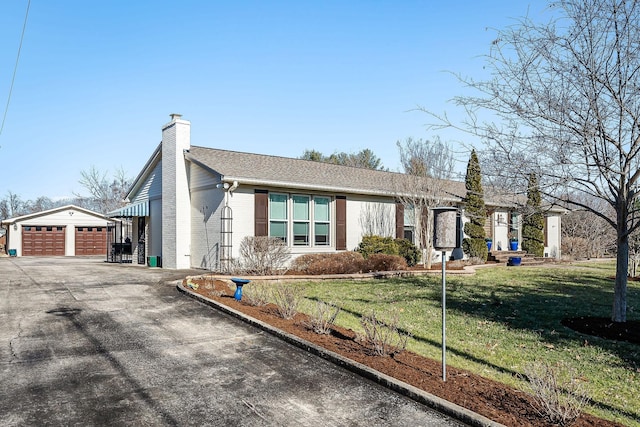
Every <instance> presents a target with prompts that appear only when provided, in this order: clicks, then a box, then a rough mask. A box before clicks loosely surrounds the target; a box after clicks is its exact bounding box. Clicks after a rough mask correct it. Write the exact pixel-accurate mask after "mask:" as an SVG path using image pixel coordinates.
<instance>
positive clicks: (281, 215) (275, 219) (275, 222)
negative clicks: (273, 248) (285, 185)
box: [269, 193, 287, 243]
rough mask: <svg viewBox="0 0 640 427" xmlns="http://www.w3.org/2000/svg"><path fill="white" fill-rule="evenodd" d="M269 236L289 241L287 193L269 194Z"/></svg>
mask: <svg viewBox="0 0 640 427" xmlns="http://www.w3.org/2000/svg"><path fill="white" fill-rule="evenodd" d="M269 236H271V237H278V238H280V239H282V241H283V242H285V243H287V195H286V194H274V193H271V194H269Z"/></svg>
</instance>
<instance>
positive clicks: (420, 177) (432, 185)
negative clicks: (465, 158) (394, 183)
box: [396, 137, 454, 268]
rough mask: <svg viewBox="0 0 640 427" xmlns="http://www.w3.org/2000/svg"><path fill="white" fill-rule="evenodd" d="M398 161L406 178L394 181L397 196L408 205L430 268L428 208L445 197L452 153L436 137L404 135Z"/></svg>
mask: <svg viewBox="0 0 640 427" xmlns="http://www.w3.org/2000/svg"><path fill="white" fill-rule="evenodd" d="M396 145H397V147H398V151H399V152H400V163H401V164H402V167H403V169H404V172H405V173H406V174H407V175H409V177H410V178H409V179H405V180H402V181H398V182H399V183H400V184H399V185H400V186H401V187H400V188H397V193H398V194H399V196H398V200H399V201H400V203H402V204H403V205H404V206H405V209H408V212H409V215H407V216H408V217H409V219H410V221H412V225H413V227H414V231H415V239H416V241H417V242H418V243H417V244H418V246H419V247H420V249H421V250H422V260H423V262H424V264H425V266H426V268H431V252H432V250H433V241H432V240H433V237H432V234H433V218H432V214H431V209H432V208H434V207H436V206H441V205H442V204H443V203H444V202H445V200H446V199H447V192H446V188H447V184H446V180H450V179H451V177H452V176H453V167H454V157H453V152H452V150H451V148H450V147H449V145H447V144H446V143H443V142H442V141H440V138H438V137H436V138H434V139H433V141H429V140H422V139H417V140H414V139H413V138H407V139H406V140H405V141H404V142H400V141H397V142H396Z"/></svg>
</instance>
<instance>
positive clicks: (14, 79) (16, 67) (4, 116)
mask: <svg viewBox="0 0 640 427" xmlns="http://www.w3.org/2000/svg"><path fill="white" fill-rule="evenodd" d="M30 6H31V0H28V1H27V12H26V13H25V15H24V23H23V24H22V34H21V35H20V45H19V46H18V55H17V56H16V64H15V66H14V67H13V76H12V77H11V86H9V96H8V97H7V105H6V106H5V107H4V115H3V116H2V124H1V125H0V135H2V130H3V129H4V122H5V121H6V120H7V111H9V103H10V102H11V93H12V92H13V83H14V82H15V81H16V72H17V71H18V62H19V61H20V51H21V50H22V40H24V32H25V30H26V28H27V18H28V17H29V7H30Z"/></svg>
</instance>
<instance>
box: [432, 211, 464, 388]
mask: <svg viewBox="0 0 640 427" xmlns="http://www.w3.org/2000/svg"><path fill="white" fill-rule="evenodd" d="M457 222H458V209H457V208H455V207H449V206H448V207H438V208H433V247H434V249H436V250H441V251H442V381H444V382H446V381H447V316H446V311H447V275H446V271H447V250H452V249H454V248H455V247H456V246H457V241H456V240H457V239H456V238H457V233H456V225H457Z"/></svg>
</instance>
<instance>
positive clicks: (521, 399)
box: [192, 280, 638, 427]
mask: <svg viewBox="0 0 640 427" xmlns="http://www.w3.org/2000/svg"><path fill="white" fill-rule="evenodd" d="M192 282H193V283H197V284H198V285H199V286H198V289H196V290H193V291H194V292H197V293H199V294H201V295H203V296H206V297H207V298H210V299H213V300H215V301H217V302H219V303H222V304H224V305H226V306H228V307H231V308H233V309H235V310H237V311H240V312H242V313H244V314H246V315H248V316H250V317H253V318H255V319H258V320H260V321H262V322H265V323H267V324H270V325H272V326H274V327H276V328H278V329H280V330H282V331H285V332H287V333H289V334H292V335H295V336H297V337H299V338H301V339H303V340H306V341H309V342H311V343H314V344H316V345H318V346H321V347H323V348H325V349H327V350H329V351H332V352H334V353H337V354H340V355H342V356H344V357H347V358H349V359H351V360H354V361H356V362H359V363H361V364H363V365H366V366H369V367H370V368H373V369H375V370H377V371H379V372H381V373H384V374H386V375H389V376H391V377H394V378H396V379H399V380H401V381H404V382H405V383H407V384H411V385H413V386H414V387H417V388H419V389H422V390H424V391H426V392H428V393H431V394H433V395H436V396H438V397H441V398H443V399H445V400H447V401H449V402H453V403H455V404H457V405H460V406H462V407H465V408H467V409H469V410H471V411H474V412H476V413H478V414H481V415H483V416H485V417H487V418H489V419H491V420H494V421H496V422H499V423H501V424H504V425H507V426H514V427H515V426H517V427H525V426H532V427H543V426H549V423H548V422H547V421H546V420H545V419H544V418H543V417H542V416H540V414H539V413H538V412H537V411H536V410H535V409H534V405H533V398H532V396H530V395H529V394H527V393H524V392H522V391H519V390H516V389H513V388H511V387H509V386H506V385H504V384H501V383H498V382H496V381H493V380H490V379H487V378H484V377H482V376H479V375H476V374H473V373H471V372H467V371H464V370H460V369H456V368H453V367H449V366H448V367H447V381H446V382H443V381H442V365H441V364H440V362H438V361H435V360H432V359H428V358H425V357H423V356H420V355H418V354H415V353H412V352H410V351H404V352H402V353H399V354H396V355H394V356H393V357H391V356H387V357H382V356H375V355H372V354H371V351H370V350H369V349H368V348H367V347H365V346H364V345H363V344H361V343H360V342H359V341H356V334H355V333H354V332H353V331H352V330H350V329H344V328H340V327H337V326H334V327H333V330H332V333H331V334H330V335H320V334H316V333H314V332H313V331H311V330H310V329H309V328H308V327H307V326H306V325H307V324H308V323H309V322H308V317H307V316H306V315H304V314H300V313H298V314H297V315H296V316H295V317H294V318H293V319H291V320H286V319H283V318H281V317H279V316H278V315H277V313H276V307H275V306H274V305H271V304H269V305H266V306H263V307H255V306H251V305H249V304H247V303H245V302H244V301H236V300H235V299H234V298H233V291H232V290H231V289H230V288H229V287H228V285H227V284H226V283H225V282H223V281H220V280H216V281H215V282H214V284H212V283H211V281H209V282H205V281H203V280H192ZM207 288H209V289H207ZM574 323H578V322H577V321H576V322H574ZM588 324H589V325H592V324H597V322H591V323H588ZM582 325H583V326H584V325H586V323H584V322H583V323H582ZM570 327H572V326H570ZM585 327H586V326H585ZM606 330H607V331H610V330H611V329H610V328H609V329H606ZM637 330H638V328H637V327H636V332H637ZM580 332H583V333H589V332H596V331H595V330H588V332H584V331H583V330H580ZM616 336H618V335H616ZM573 426H576V427H588V426H601V427H610V426H620V424H617V423H613V422H610V421H605V420H602V419H599V418H596V417H594V416H592V415H589V414H582V415H581V416H580V417H579V418H578V420H577V421H576V423H575V424H573Z"/></svg>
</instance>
